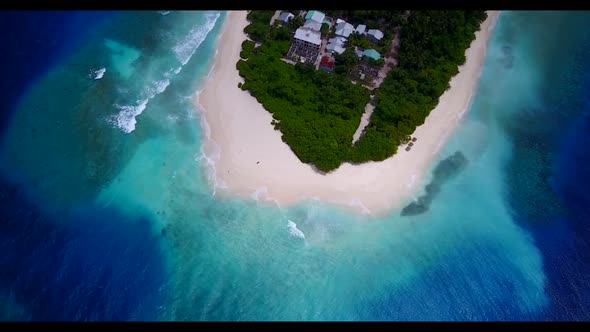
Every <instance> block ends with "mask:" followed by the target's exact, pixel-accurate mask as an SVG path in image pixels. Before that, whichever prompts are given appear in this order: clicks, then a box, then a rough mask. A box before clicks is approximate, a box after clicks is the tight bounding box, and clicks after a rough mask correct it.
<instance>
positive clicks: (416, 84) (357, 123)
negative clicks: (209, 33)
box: [237, 11, 487, 172]
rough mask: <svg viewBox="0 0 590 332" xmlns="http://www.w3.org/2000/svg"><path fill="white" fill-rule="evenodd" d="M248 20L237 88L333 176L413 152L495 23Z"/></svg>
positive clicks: (349, 17) (393, 16)
mask: <svg viewBox="0 0 590 332" xmlns="http://www.w3.org/2000/svg"><path fill="white" fill-rule="evenodd" d="M247 18H248V21H249V25H248V26H246V28H245V29H244V32H245V33H247V35H248V36H249V38H250V40H246V41H244V42H243V43H242V51H241V53H240V57H241V59H240V60H239V61H238V62H237V69H238V70H239V75H240V76H241V77H243V78H244V83H243V84H242V83H240V84H239V87H240V88H241V89H242V90H246V91H249V93H250V94H251V95H252V96H254V97H255V98H256V99H257V101H258V102H259V103H261V104H262V105H263V106H264V108H265V109H266V110H267V111H269V112H270V113H272V115H273V120H272V124H273V125H274V127H275V129H277V130H280V132H281V133H282V140H283V141H284V142H285V143H287V144H288V145H289V147H290V148H291V150H292V151H293V152H294V153H295V155H296V156H297V157H298V158H299V159H300V160H301V161H302V162H304V163H309V164H312V165H314V166H315V167H316V168H317V169H318V170H320V171H322V172H329V171H332V170H335V169H337V168H338V167H339V166H340V165H341V164H342V163H344V162H349V163H355V164H356V163H363V162H368V161H382V160H385V159H387V158H389V157H391V156H392V155H394V154H396V152H397V151H398V148H399V146H400V145H402V144H408V145H410V146H411V145H412V144H413V142H411V135H412V133H413V132H414V131H415V129H416V127H418V126H420V125H422V124H423V123H424V121H425V119H426V117H427V116H428V115H429V113H430V111H431V110H433V109H434V108H435V107H436V105H437V104H438V102H439V98H440V96H441V95H442V94H443V93H444V92H445V91H446V90H447V89H448V88H449V82H450V80H451V78H452V77H453V76H454V75H456V74H457V73H458V66H460V65H462V64H463V63H464V62H465V51H466V49H467V48H468V47H469V46H470V44H471V42H472V41H473V40H474V38H475V32H476V31H478V30H479V29H480V25H481V23H482V22H483V21H484V20H485V19H486V18H487V14H486V12H485V11H328V12H326V13H322V12H319V11H300V12H294V13H289V12H282V13H281V12H280V11H276V12H275V11H250V12H249V13H248V16H247ZM362 120H364V121H362ZM363 122H364V123H363ZM410 146H408V147H407V148H406V150H410V149H411V147H410Z"/></svg>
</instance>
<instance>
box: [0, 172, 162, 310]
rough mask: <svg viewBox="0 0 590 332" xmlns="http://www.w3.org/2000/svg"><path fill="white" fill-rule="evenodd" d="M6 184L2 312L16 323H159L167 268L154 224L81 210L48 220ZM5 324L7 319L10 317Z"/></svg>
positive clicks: (2, 190)
mask: <svg viewBox="0 0 590 332" xmlns="http://www.w3.org/2000/svg"><path fill="white" fill-rule="evenodd" d="M42 205H43V204H42V203H41V202H39V201H38V200H36V199H33V198H32V196H31V195H29V193H28V191H27V189H26V188H25V187H24V186H22V185H17V184H14V183H12V181H11V182H9V181H7V180H6V179H4V178H2V177H0V250H2V252H3V255H2V256H1V257H0V271H1V272H0V308H9V309H10V310H11V311H12V313H11V312H8V313H6V312H5V314H4V315H2V316H0V318H1V319H10V320H33V321H38V320H50V321H63V320H76V321H97V320H153V319H155V318H156V316H157V310H158V308H159V305H160V304H161V301H162V297H163V294H164V290H165V287H164V285H165V261H164V257H163V255H162V251H161V249H160V244H159V240H158V237H157V235H155V234H153V232H152V230H151V228H150V223H149V221H148V220H147V218H138V219H133V220H130V219H129V218H128V217H126V216H123V215H121V214H120V213H118V212H117V211H116V210H113V209H104V208H102V209H101V208H97V207H94V206H81V207H79V208H76V209H73V210H71V211H70V212H64V213H62V214H61V215H57V214H53V213H51V214H50V213H47V212H46V209H44V208H43V207H42ZM4 316H6V317H4Z"/></svg>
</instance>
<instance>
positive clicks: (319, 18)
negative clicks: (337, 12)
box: [305, 10, 326, 24]
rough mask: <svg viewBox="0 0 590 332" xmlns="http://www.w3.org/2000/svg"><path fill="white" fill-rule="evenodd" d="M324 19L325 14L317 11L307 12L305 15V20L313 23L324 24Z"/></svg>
mask: <svg viewBox="0 0 590 332" xmlns="http://www.w3.org/2000/svg"><path fill="white" fill-rule="evenodd" d="M324 18H326V14H324V13H322V12H320V11H317V10H310V11H309V12H307V15H305V20H306V21H308V20H312V21H314V22H318V23H320V24H322V23H323V22H324Z"/></svg>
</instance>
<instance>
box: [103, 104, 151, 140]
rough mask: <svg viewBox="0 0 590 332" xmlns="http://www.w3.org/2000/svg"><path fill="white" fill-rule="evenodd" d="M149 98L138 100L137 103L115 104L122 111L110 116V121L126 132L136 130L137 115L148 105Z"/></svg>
mask: <svg viewBox="0 0 590 332" xmlns="http://www.w3.org/2000/svg"><path fill="white" fill-rule="evenodd" d="M148 102H149V99H144V100H139V101H137V105H117V104H115V105H114V106H115V107H116V108H118V109H120V110H121V111H120V112H119V113H117V114H115V115H113V116H112V117H110V118H109V122H110V123H112V124H113V125H115V126H117V127H119V128H120V129H121V130H122V131H123V132H124V133H127V134H128V133H130V132H132V131H134V130H135V124H136V123H137V121H136V120H135V117H136V116H138V115H140V114H141V112H143V110H145V108H146V107H147V104H148Z"/></svg>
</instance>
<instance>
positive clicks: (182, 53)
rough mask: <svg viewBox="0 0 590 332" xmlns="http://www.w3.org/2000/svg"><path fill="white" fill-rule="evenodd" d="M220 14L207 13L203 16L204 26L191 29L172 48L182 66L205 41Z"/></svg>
mask: <svg viewBox="0 0 590 332" xmlns="http://www.w3.org/2000/svg"><path fill="white" fill-rule="evenodd" d="M220 15H221V14H220V13H208V14H207V15H206V16H205V20H206V22H205V24H203V25H199V26H196V27H194V28H193V29H191V31H190V32H189V33H188V35H186V36H185V37H184V38H182V40H181V41H180V42H179V43H178V44H176V45H175V46H174V48H173V50H174V53H175V54H176V58H177V59H178V61H180V63H182V65H183V66H184V65H186V64H187V63H188V61H189V60H190V58H191V57H192V56H193V54H195V52H196V51H197V48H199V46H200V45H201V43H202V42H203V41H204V40H205V38H206V37H207V35H208V34H209V32H211V30H213V27H214V26H215V22H217V19H218V18H219V16H220Z"/></svg>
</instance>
